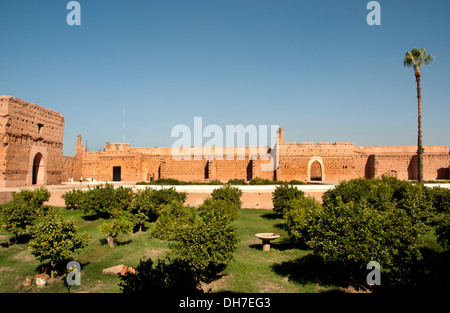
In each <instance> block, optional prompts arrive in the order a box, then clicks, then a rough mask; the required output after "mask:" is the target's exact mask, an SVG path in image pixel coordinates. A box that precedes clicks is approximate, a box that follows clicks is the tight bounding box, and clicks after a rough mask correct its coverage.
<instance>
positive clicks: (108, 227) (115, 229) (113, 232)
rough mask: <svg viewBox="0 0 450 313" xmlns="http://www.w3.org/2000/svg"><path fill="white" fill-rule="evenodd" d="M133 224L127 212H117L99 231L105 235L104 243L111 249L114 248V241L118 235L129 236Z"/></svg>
mask: <svg viewBox="0 0 450 313" xmlns="http://www.w3.org/2000/svg"><path fill="white" fill-rule="evenodd" d="M133 227H134V222H133V218H132V216H131V214H130V213H129V212H125V211H122V212H117V213H115V214H114V215H113V216H112V218H111V219H110V220H109V221H107V222H104V223H103V224H102V225H101V226H100V227H99V229H100V231H101V232H102V233H103V234H105V235H106V241H107V242H108V244H109V246H110V247H111V248H114V241H115V240H116V238H117V237H118V236H119V235H120V234H130V233H131V232H132V231H133Z"/></svg>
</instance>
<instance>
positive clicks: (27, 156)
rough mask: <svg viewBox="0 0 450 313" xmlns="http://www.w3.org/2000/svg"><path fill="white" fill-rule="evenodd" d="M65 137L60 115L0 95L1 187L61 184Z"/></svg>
mask: <svg viewBox="0 0 450 313" xmlns="http://www.w3.org/2000/svg"><path fill="white" fill-rule="evenodd" d="M63 136H64V117H63V116H62V115H61V114H60V113H58V112H56V111H53V110H49V109H46V108H43V107H40V106H38V105H36V104H32V103H29V102H26V101H23V100H20V99H18V98H14V97H10V96H0V141H1V152H0V158H1V159H0V169H1V172H0V186H3V187H15V186H26V185H32V184H37V185H48V184H60V183H61V182H62V179H63V177H64V158H63V153H62V140H63ZM33 164H36V166H35V168H33Z"/></svg>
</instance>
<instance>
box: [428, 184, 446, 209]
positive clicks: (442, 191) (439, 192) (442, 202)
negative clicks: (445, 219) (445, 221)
mask: <svg viewBox="0 0 450 313" xmlns="http://www.w3.org/2000/svg"><path fill="white" fill-rule="evenodd" d="M428 196H429V198H430V199H431V201H432V203H433V207H434V209H435V210H436V212H437V213H450V189H448V188H443V187H433V188H428Z"/></svg>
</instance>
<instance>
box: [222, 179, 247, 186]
mask: <svg viewBox="0 0 450 313" xmlns="http://www.w3.org/2000/svg"><path fill="white" fill-rule="evenodd" d="M227 184H228V185H247V182H246V181H245V179H238V178H234V179H230V180H229V181H228V182H227Z"/></svg>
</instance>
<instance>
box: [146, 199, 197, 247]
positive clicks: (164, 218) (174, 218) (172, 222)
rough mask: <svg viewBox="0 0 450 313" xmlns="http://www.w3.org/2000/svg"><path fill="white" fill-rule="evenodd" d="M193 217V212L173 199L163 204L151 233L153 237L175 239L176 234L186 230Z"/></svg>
mask: <svg viewBox="0 0 450 313" xmlns="http://www.w3.org/2000/svg"><path fill="white" fill-rule="evenodd" d="M194 218H195V213H194V212H193V211H191V210H190V209H189V208H186V207H185V206H183V204H182V203H181V202H178V201H174V202H172V203H171V204H165V205H164V206H163V207H162V209H161V211H160V215H159V217H158V219H157V220H156V223H155V226H154V227H153V229H152V231H151V234H152V236H153V237H156V238H159V239H163V240H176V239H177V238H178V234H179V233H180V232H184V231H186V228H188V227H189V225H190V224H192V221H193V219H194Z"/></svg>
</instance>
